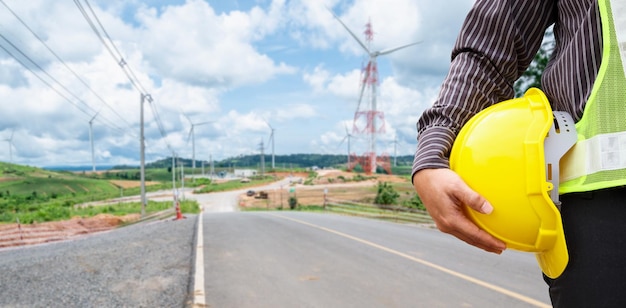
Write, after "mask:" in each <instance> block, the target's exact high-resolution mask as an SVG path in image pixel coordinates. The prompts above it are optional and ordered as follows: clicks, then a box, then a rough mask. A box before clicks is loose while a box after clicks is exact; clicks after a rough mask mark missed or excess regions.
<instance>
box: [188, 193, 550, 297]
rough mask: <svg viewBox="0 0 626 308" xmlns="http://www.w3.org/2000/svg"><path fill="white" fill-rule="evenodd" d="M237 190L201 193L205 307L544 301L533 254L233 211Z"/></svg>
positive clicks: (430, 233)
mask: <svg viewBox="0 0 626 308" xmlns="http://www.w3.org/2000/svg"><path fill="white" fill-rule="evenodd" d="M242 192H243V191H239V192H230V193H221V194H211V195H204V197H202V198H208V199H204V200H202V199H199V201H200V204H201V206H202V207H203V210H204V212H203V214H202V215H201V217H202V224H201V226H200V227H201V228H202V236H201V238H202V242H201V243H197V247H199V249H201V250H202V252H201V255H202V262H200V263H203V264H201V265H200V266H201V267H202V268H203V270H202V271H201V273H200V274H196V275H199V276H202V277H203V286H204V287H203V288H200V289H202V290H201V291H202V292H201V293H203V294H204V296H202V297H201V300H200V302H202V301H204V303H205V304H206V305H208V306H210V307H541V306H549V303H550V300H549V297H548V293H547V286H546V285H545V283H544V282H543V280H542V276H541V271H540V269H539V267H538V265H537V263H536V261H535V258H534V256H533V255H532V254H529V253H522V252H517V251H506V252H504V253H503V254H502V255H499V256H498V255H493V254H490V253H486V252H484V251H482V250H479V249H477V248H474V247H471V246H469V245H467V244H465V243H463V242H461V241H459V240H457V239H455V238H453V237H451V236H449V235H446V234H443V233H441V232H439V231H438V230H436V229H432V228H427V227H420V226H416V225H405V224H396V223H389V222H383V221H377V220H371V219H364V218H357V217H349V216H339V215H334V214H325V213H300V212H290V211H276V212H238V211H236V196H237V195H238V194H239V193H242ZM193 197H194V196H191V198H193ZM196 267H198V265H196ZM198 270H199V269H197V268H196V271H198ZM196 294H198V292H196ZM196 298H198V297H196Z"/></svg>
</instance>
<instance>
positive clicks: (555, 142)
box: [450, 88, 577, 278]
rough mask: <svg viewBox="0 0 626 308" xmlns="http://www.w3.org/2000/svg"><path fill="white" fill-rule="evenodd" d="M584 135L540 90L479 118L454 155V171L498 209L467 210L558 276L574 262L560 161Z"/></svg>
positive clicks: (463, 133) (467, 128)
mask: <svg viewBox="0 0 626 308" xmlns="http://www.w3.org/2000/svg"><path fill="white" fill-rule="evenodd" d="M576 139H577V137H576V131H575V128H574V121H573V120H572V118H571V116H570V115H569V114H567V113H565V112H558V111H555V112H552V109H551V108H550V103H549V102H548V99H547V98H546V96H545V95H544V94H543V92H541V90H539V89H534V88H533V89H530V90H528V91H527V92H526V94H525V95H524V97H522V98H516V99H512V100H508V101H504V102H501V103H498V104H495V105H493V106H491V107H488V108H486V109H484V110H483V111H481V112H479V113H478V114H476V115H475V116H474V117H472V118H471V119H470V120H469V121H468V122H467V124H465V126H463V128H462V129H461V131H460V132H459V134H458V136H457V138H456V140H455V142H454V145H453V147H452V152H451V153H450V168H451V169H452V170H454V171H455V172H456V173H457V174H459V176H460V177H461V178H462V179H463V180H464V181H465V182H466V183H467V184H468V185H469V186H470V187H471V188H472V189H473V190H475V191H476V192H478V193H479V194H481V195H482V196H483V197H485V198H486V199H487V200H488V201H489V202H490V203H491V204H492V205H493V208H494V209H493V212H492V213H491V214H489V215H485V214H481V213H479V212H477V211H474V210H472V209H471V208H469V207H467V206H466V207H464V210H465V213H466V215H467V216H468V217H469V218H470V219H471V220H472V221H473V222H474V223H476V225H478V226H479V227H480V228H482V229H483V230H485V231H486V232H488V233H489V234H491V235H493V236H494V237H496V238H498V239H500V240H502V241H504V242H505V243H506V244H507V247H508V248H512V249H516V250H521V251H527V252H534V253H535V254H536V256H537V261H538V262H539V266H540V267H541V269H542V270H543V272H544V273H545V274H546V275H547V276H548V277H550V278H556V277H558V276H560V275H561V274H562V273H563V271H564V270H565V267H566V266H567V262H568V260H569V257H568V253H567V246H566V243H565V236H564V233H563V225H562V222H561V213H560V212H559V208H558V207H557V206H560V202H559V200H558V184H559V180H558V176H559V160H560V158H561V157H562V156H563V155H564V154H565V153H566V152H567V150H569V148H571V147H572V146H573V145H574V144H575V143H576Z"/></svg>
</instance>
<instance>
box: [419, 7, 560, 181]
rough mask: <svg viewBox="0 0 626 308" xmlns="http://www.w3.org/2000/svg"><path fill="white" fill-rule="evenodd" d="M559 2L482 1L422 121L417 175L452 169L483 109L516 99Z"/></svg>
mask: <svg viewBox="0 0 626 308" xmlns="http://www.w3.org/2000/svg"><path fill="white" fill-rule="evenodd" d="M556 2H557V1H545V0H525V1H517V0H478V1H477V2H476V3H475V4H474V7H473V8H472V9H471V10H470V12H469V13H468V15H467V17H466V19H465V22H464V23H463V26H462V28H461V30H460V33H459V35H458V37H457V40H456V43H455V46H454V48H453V50H452V62H451V64H450V69H449V72H448V75H447V76H446V78H445V79H444V81H443V84H442V85H441V89H440V92H439V95H438V97H437V99H436V100H435V102H434V104H433V105H432V106H431V107H430V108H428V109H427V110H426V111H424V113H423V114H422V116H421V117H420V119H419V120H418V122H417V131H418V148H417V151H416V153H415V157H414V161H413V170H412V174H413V175H414V174H415V173H416V172H418V171H419V170H422V169H431V168H449V160H448V158H449V154H450V150H451V148H452V144H453V143H454V139H455V138H456V135H457V133H458V132H459V130H460V129H461V127H463V125H464V124H465V123H466V122H467V121H468V120H469V119H470V118H471V117H472V116H473V115H475V114H476V113H478V112H479V111H480V110H482V109H484V108H486V107H488V106H491V105H493V104H495V103H498V102H501V101H504V100H507V99H510V98H512V97H513V95H514V90H513V83H514V82H515V80H517V78H519V76H520V75H521V74H522V73H523V72H524V71H525V70H526V68H527V67H528V66H529V65H530V63H531V62H532V59H533V58H534V56H535V54H536V52H537V50H538V49H539V47H540V45H541V41H542V39H543V35H544V32H545V30H546V28H547V27H548V26H549V25H550V24H552V23H553V19H554V18H553V16H554V14H555V6H556Z"/></svg>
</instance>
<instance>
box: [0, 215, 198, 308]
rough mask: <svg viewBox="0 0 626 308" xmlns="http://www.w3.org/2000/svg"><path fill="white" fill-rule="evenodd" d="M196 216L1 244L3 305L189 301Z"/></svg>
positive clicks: (173, 303) (181, 303)
mask: <svg viewBox="0 0 626 308" xmlns="http://www.w3.org/2000/svg"><path fill="white" fill-rule="evenodd" d="M196 218H197V216H195V215H188V216H187V219H185V220H178V221H172V220H168V221H159V222H153V223H146V224H137V225H133V226H128V227H124V228H119V229H115V230H113V231H109V232H105V233H100V234H95V235H90V236H86V237H84V238H80V239H76V240H71V241H65V242H56V243H50V244H44V245H38V246H33V247H24V248H11V249H4V250H0V307H184V306H188V305H189V301H190V299H191V294H190V292H189V290H190V289H191V288H190V281H191V280H190V277H191V272H192V270H193V246H194V241H195V224H196V222H197V219H196Z"/></svg>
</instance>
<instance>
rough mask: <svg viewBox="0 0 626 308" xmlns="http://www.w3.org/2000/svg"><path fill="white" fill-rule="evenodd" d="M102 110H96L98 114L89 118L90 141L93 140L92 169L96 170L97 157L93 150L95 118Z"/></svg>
mask: <svg viewBox="0 0 626 308" xmlns="http://www.w3.org/2000/svg"><path fill="white" fill-rule="evenodd" d="M99 113H100V111H98V112H96V114H95V115H94V116H93V118H91V120H89V141H90V142H91V171H93V172H96V159H95V155H94V151H93V127H92V125H93V120H95V119H96V117H97V116H98V114H99Z"/></svg>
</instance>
